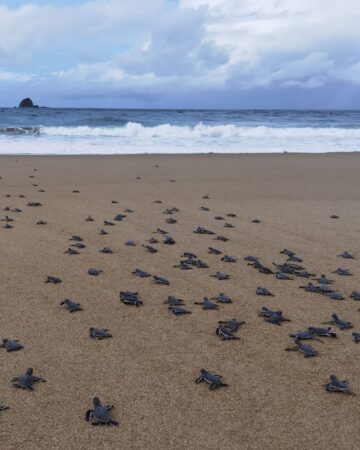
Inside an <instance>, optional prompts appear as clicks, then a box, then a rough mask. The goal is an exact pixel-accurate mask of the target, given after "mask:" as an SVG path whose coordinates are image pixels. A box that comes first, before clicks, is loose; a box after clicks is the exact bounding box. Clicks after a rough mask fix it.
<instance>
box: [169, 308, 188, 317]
mask: <svg viewBox="0 0 360 450" xmlns="http://www.w3.org/2000/svg"><path fill="white" fill-rule="evenodd" d="M168 310H169V311H171V312H172V313H173V314H174V315H175V316H182V315H184V314H191V311H188V310H186V309H184V308H182V307H181V306H168Z"/></svg>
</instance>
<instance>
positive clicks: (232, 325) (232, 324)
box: [218, 319, 246, 332]
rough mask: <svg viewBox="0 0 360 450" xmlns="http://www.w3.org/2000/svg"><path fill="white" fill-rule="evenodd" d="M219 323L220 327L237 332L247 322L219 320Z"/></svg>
mask: <svg viewBox="0 0 360 450" xmlns="http://www.w3.org/2000/svg"><path fill="white" fill-rule="evenodd" d="M218 323H219V325H222V326H225V327H226V328H228V329H229V330H231V331H233V332H236V331H238V330H239V328H240V327H241V325H244V324H245V323H246V322H244V321H242V320H237V319H230V320H219V322H218Z"/></svg>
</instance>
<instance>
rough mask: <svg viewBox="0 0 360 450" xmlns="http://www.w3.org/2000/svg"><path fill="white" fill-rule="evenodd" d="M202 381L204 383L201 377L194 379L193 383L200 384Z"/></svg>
mask: <svg viewBox="0 0 360 450" xmlns="http://www.w3.org/2000/svg"><path fill="white" fill-rule="evenodd" d="M202 381H204V377H203V376H202V375H201V376H200V377H199V378H196V380H195V383H196V384H199V383H201V382H202Z"/></svg>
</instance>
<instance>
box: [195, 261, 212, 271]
mask: <svg viewBox="0 0 360 450" xmlns="http://www.w3.org/2000/svg"><path fill="white" fill-rule="evenodd" d="M196 267H197V268H198V269H208V268H209V265H208V264H206V262H204V261H201V259H198V260H197V261H196Z"/></svg>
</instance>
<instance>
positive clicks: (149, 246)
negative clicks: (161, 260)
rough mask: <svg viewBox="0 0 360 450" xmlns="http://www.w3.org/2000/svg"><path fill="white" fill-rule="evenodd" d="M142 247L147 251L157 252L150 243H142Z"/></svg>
mask: <svg viewBox="0 0 360 450" xmlns="http://www.w3.org/2000/svg"><path fill="white" fill-rule="evenodd" d="M142 246H143V247H144V249H145V250H146V251H147V252H149V253H157V252H158V250H157V249H156V248H154V247H151V245H144V244H143V245H142Z"/></svg>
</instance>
